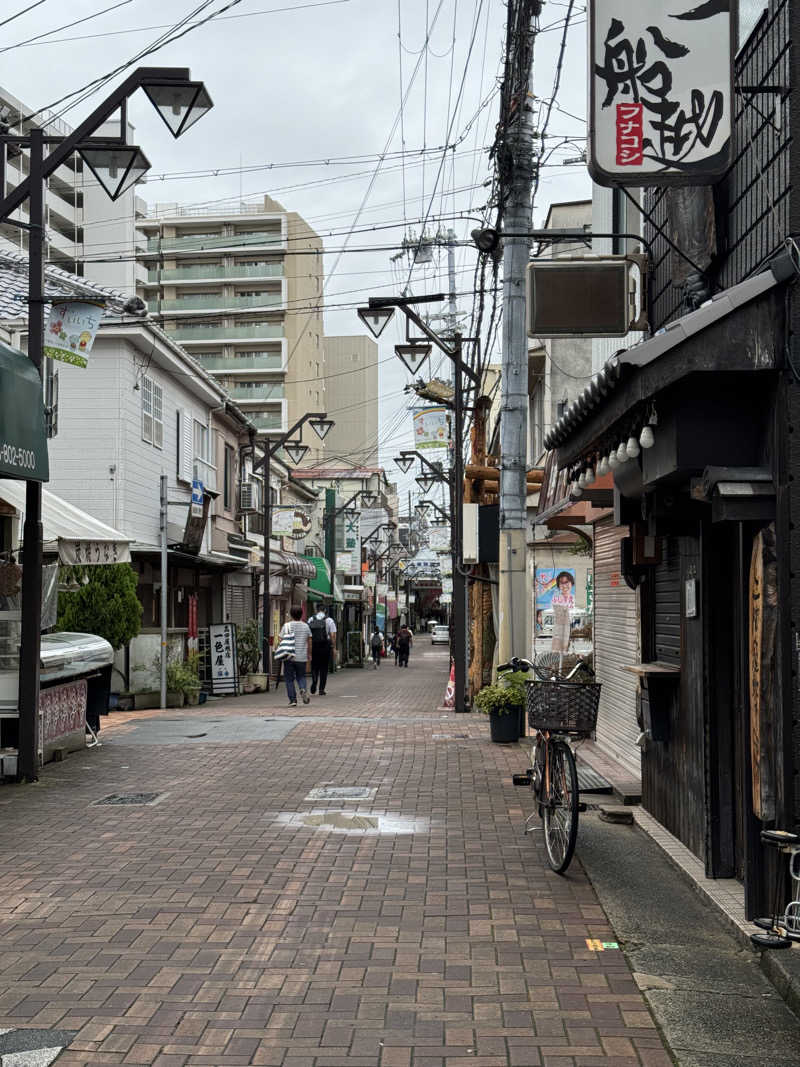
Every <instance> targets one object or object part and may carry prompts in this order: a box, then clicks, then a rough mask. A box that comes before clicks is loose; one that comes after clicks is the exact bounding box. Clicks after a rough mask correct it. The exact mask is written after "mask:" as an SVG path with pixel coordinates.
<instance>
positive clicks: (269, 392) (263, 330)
mask: <svg viewBox="0 0 800 1067" xmlns="http://www.w3.org/2000/svg"><path fill="white" fill-rule="evenodd" d="M136 226H137V228H138V230H139V232H140V233H141V235H142V237H143V238H144V239H143V240H141V241H137V245H138V246H139V247H138V248H137V258H138V259H139V261H140V263H142V264H144V265H146V266H147V276H146V279H145V280H143V281H137V291H138V293H139V295H140V296H141V297H142V298H143V299H144V300H146V301H147V303H148V306H149V309H150V314H151V315H152V316H154V317H158V319H159V320H160V321H161V323H162V325H163V327H164V329H165V330H166V331H167V333H168V334H169V335H170V336H171V337H172V338H174V340H176V341H178V342H179V343H180V344H181V345H183V346H184V347H185V348H186V349H187V350H188V351H189V352H191V354H192V355H193V356H195V357H197V359H198V360H199V361H200V362H201V363H202V364H203V366H204V367H205V368H206V370H208V371H209V373H211V374H213V375H214V377H215V378H217V379H218V380H219V381H220V382H221V383H222V384H223V385H225V387H226V388H227V390H228V392H229V393H230V396H231V398H232V399H233V400H234V401H235V402H236V403H237V404H238V405H239V406H240V407H241V408H242V410H243V411H244V412H245V413H246V414H247V415H248V416H249V417H250V419H251V420H252V421H253V423H254V424H255V425H256V427H257V428H258V430H259V433H260V434H270V433H278V432H281V431H285V430H286V429H287V428H288V427H289V426H291V424H292V423H293V422H294V421H295V420H296V419H298V418H300V416H301V415H303V414H304V413H305V412H307V411H325V405H326V397H325V381H324V379H325V356H324V348H323V326H322V310H321V305H322V241H321V240H320V238H319V237H318V235H317V234H316V233H315V232H314V231H313V230H312V229H311V227H310V226H309V225H308V224H307V223H306V222H305V220H304V219H303V218H301V217H300V215H298V214H297V213H296V212H293V211H286V210H285V209H284V208H283V207H282V206H281V205H280V204H279V203H278V202H277V201H275V200H272V199H271V198H269V197H265V198H264V202H263V203H256V204H241V205H240V206H239V208H238V209H235V210H230V209H228V210H226V211H224V212H222V211H219V210H217V209H211V208H197V207H191V206H187V207H182V206H180V205H178V204H156V205H152V206H150V207H148V208H147V210H146V212H145V213H144V215H143V216H141V217H139V218H137V220H136ZM304 439H305V441H306V443H307V444H309V445H311V446H312V451H311V452H310V453H309V456H308V461H309V462H316V461H318V460H319V459H320V458H321V448H322V446H321V444H320V442H319V441H318V439H317V438H316V436H315V435H314V434H313V433H311V432H307V433H306V434H305V438H304Z"/></svg>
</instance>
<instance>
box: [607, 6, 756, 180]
mask: <svg viewBox="0 0 800 1067" xmlns="http://www.w3.org/2000/svg"><path fill="white" fill-rule="evenodd" d="M738 6H739V5H736V4H731V3H722V2H719V0H711V2H707V3H702V2H701V0H675V2H674V3H672V4H665V3H664V2H663V0H594V2H593V3H592V4H590V5H589V19H590V22H589V162H588V166H589V173H590V174H591V176H592V178H593V179H594V180H595V181H596V182H597V183H598V184H599V185H607V186H611V185H630V186H658V185H711V184H713V183H714V182H715V181H717V180H718V179H719V178H720V177H721V176H722V174H724V173H725V172H726V171H727V170H728V168H729V166H730V159H731V141H732V138H731V129H732V106H733V49H734V42H735V19H736V8H737V7H738ZM712 42H713V44H712Z"/></svg>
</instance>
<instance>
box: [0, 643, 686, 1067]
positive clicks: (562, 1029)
mask: <svg viewBox="0 0 800 1067" xmlns="http://www.w3.org/2000/svg"><path fill="white" fill-rule="evenodd" d="M446 671H447V660H446V654H445V653H444V652H443V651H442V652H439V651H435V652H434V651H432V650H430V649H429V646H428V644H427V642H426V641H423V640H421V641H420V642H419V643H418V647H416V648H415V650H414V655H413V656H412V663H411V668H410V669H409V670H399V669H397V668H395V667H394V665H393V663H390V662H387V663H385V664H384V666H382V668H381V670H380V671H379V672H373V671H371V670H368V671H367V670H365V671H342V672H339V673H337V674H336V675H335V676H333V677H332V678H331V679H330V681H329V686H328V696H327V697H325V698H314V700H313V702H312V704H311V705H310V706H309V707H303V706H300V707H299V708H296V709H294V708H293V709H288V708H286V707H285V696H284V694H283V690H282V689H281V690H279V692H278V693H277V694H269V695H260V696H257V697H248V698H243V699H240V700H237V701H231V702H230V703H228V704H221V703H217V702H214V703H211V704H207V705H205V706H203V707H199V708H191V709H182V710H177V711H176V710H170V711H164V712H139V713H135V714H134V713H125V714H115V715H112V716H109V717H108V718H107V719H104V720H103V731H102V734H101V737H102V740H103V747H102V748H100V749H95V750H92V751H87V752H85V753H79V754H77V755H74V756H72V757H70V758H69V759H68V760H67V761H66V762H64V763H61V764H50V765H48V766H47V767H46V768H45V769H44V771H43V772H42V776H41V780H40V782H39V783H38V784H36V785H30V786H21V787H17V786H6V787H3V788H1V789H0V809H1V810H0V816H1V818H0V841H1V842H2V855H3V859H4V863H3V869H2V872H1V873H0V951H1V952H2V961H3V966H2V976H1V977H0V1030H2V1029H6V1028H19V1027H30V1028H38V1029H44V1028H57V1029H58V1030H61V1031H72V1032H74V1033H75V1036H74V1037H73V1039H72V1040H71V1043H70V1045H69V1048H68V1049H67V1050H66V1051H65V1052H63V1053H62V1054H61V1056H60V1057H59V1058H58V1061H57V1067H76V1065H78V1064H129V1065H144V1064H153V1065H156V1067H182V1065H199V1064H207V1065H216V1067H227V1065H231V1067H233V1065H244V1064H263V1065H272V1067H512V1065H516V1067H535V1065H556V1064H557V1065H559V1067H567V1065H578V1064H581V1065H586V1067H589V1065H593V1064H597V1065H600V1064H602V1065H605V1067H612V1065H614V1067H622V1065H630V1067H633V1065H647V1067H666V1065H668V1064H669V1063H670V1062H671V1060H670V1058H669V1056H668V1055H667V1053H666V1052H665V1051H664V1048H663V1045H662V1042H661V1039H660V1037H659V1035H658V1033H657V1031H656V1030H655V1028H654V1025H653V1022H652V1019H651V1016H650V1014H649V1012H648V1010H647V1007H646V1004H645V1001H644V999H643V997H642V995H641V994H640V993H639V991H638V989H637V987H636V985H635V983H634V981H633V979H632V976H631V973H630V970H629V968H628V965H627V963H626V961H625V959H624V957H623V955H622V954H621V952H619V951H616V950H614V949H608V950H606V951H592V950H590V949H589V948H588V947H587V938H588V939H596V940H599V941H601V942H603V941H605V942H612V941H614V940H615V937H614V932H613V930H612V929H611V928H610V926H609V924H608V922H607V920H606V918H605V915H604V913H603V911H602V909H601V908H600V906H599V904H598V902H597V898H596V896H595V894H594V891H593V890H592V888H591V886H590V885H589V884H588V882H587V880H586V878H585V876H584V875H583V873H582V871H581V868H580V863H579V862H577V861H575V862H573V865H572V867H571V869H570V874H569V877H568V878H560V877H558V876H556V875H554V874H552V872H550V870H549V868H547V867H546V864H545V861H544V853H543V846H542V844H541V841H540V840H538V839H537V836H536V835H533V836H532V837H528V838H525V837H523V835H522V832H521V826H522V822H523V820H524V816H525V815H526V814H527V811H525V810H524V808H523V805H524V804H525V803H527V799H528V794H526V793H525V792H523V791H522V790H519V789H516V790H515V789H514V787H513V786H512V783H511V775H512V772H514V771H518V770H521V769H522V768H523V767H524V766H525V759H524V755H523V753H522V751H521V750H520V749H519V748H517V747H516V746H499V745H492V744H491V743H490V742H489V740H488V725H487V722H486V720H485V719H484V718H483V717H482V716H479V715H469V716H456V715H454V714H452V713H450V714H443V713H441V712H439V711H437V710H436V708H437V706H438V705H439V704H440V703H441V700H442V696H443V694H444V688H445V683H446ZM276 716H277V717H279V718H283V717H287V718H289V717H290V721H288V722H283V723H281V722H270V723H265V722H264V720H265V719H268V718H269V719H273V718H274V717H276ZM165 720H167V721H165ZM270 731H272V732H273V733H274V737H275V739H272V740H266V739H263V737H264V736H265V735H269V736H272V734H270ZM215 732H216V734H217V740H215V739H214V734H215ZM231 737H233V738H234V740H231ZM255 737H259V738H262V739H258V740H255V739H253V738H255ZM281 737H282V739H280V738H281ZM220 738H221V739H220ZM324 785H336V786H346V785H350V786H362V787H367V788H369V789H372V790H375V793H374V796H373V797H372V799H369V800H365V801H360V802H359V801H351V802H347V801H339V802H332V801H329V800H323V801H319V800H306V799H305V798H306V797H307V795H308V794H309V791H310V790H311V789H313V788H315V787H319V786H324ZM133 792H139V793H162V794H165V795H164V796H162V797H161V798H159V799H158V802H157V803H155V804H153V805H151V806H129V805H124V806H120V805H111V806H109V805H97V804H96V802H97V801H99V800H101V799H102V798H104V797H106V796H107V795H109V794H120V793H133ZM352 816H362V818H360V819H356V820H355V821H354V820H353V819H352V818H350V817H352ZM578 855H580V839H579V842H578Z"/></svg>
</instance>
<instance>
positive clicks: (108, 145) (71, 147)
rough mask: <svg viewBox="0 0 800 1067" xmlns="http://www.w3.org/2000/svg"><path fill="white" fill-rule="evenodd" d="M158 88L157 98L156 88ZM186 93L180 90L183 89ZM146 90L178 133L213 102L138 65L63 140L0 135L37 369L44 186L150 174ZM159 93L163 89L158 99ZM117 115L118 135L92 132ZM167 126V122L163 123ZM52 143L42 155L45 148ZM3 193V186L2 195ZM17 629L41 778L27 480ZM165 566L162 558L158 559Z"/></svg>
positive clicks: (25, 740)
mask: <svg viewBox="0 0 800 1067" xmlns="http://www.w3.org/2000/svg"><path fill="white" fill-rule="evenodd" d="M156 86H158V87H159V89H158V90H157V91H156V93H155V96H154V95H153V90H154V87H156ZM189 86H191V87H192V92H191V94H185V95H181V94H182V93H183V91H184V90H186V89H187V87H189ZM148 87H149V89H150V90H151V91H150V92H149V93H148V95H149V96H150V99H151V101H152V102H153V103H154V104H155V105H156V107H157V108H159V113H160V114H161V116H162V118H164V119H165V121H166V116H165V114H164V111H163V109H162V108H161V107H160V106H159V102H158V101H159V100H163V99H164V96H163V94H164V93H165V92H167V91H168V92H170V93H172V95H173V101H174V103H173V106H178V107H179V110H181V122H180V123H177V124H174V125H173V127H172V132H173V134H174V135H175V136H176V137H177V136H179V135H180V134H181V133H183V132H184V131H185V130H186V129H188V127H189V126H190V125H192V124H193V123H194V122H195V121H197V119H198V118H200V117H201V115H203V114H205V112H206V111H208V109H209V108H210V107H211V106H212V101H211V97H210V96H209V95H208V93H207V92H206V90H205V87H204V85H203V83H202V82H192V80H191V73H190V71H189V69H188V67H138V68H137V69H136V70H135V71H133V72H132V73H131V74H129V75H128V77H127V78H126V79H125V80H124V81H123V82H122V83H121V84H120V85H119V86H117V88H116V89H115V90H114V92H113V93H111V94H110V95H109V96H108V97H106V99H105V100H104V101H103V102H102V103H100V104H99V105H98V106H97V107H96V108H95V109H94V111H93V112H92V113H91V114H90V115H89V116H88V118H86V119H85V120H84V121H83V122H82V123H81V124H80V125H79V126H78V127H77V128H76V129H75V130H73V131H72V133H71V134H69V135H68V136H67V137H62V136H50V135H46V134H45V132H44V130H43V129H42V128H40V127H33V128H31V129H30V130H28V132H27V133H25V134H22V135H19V136H17V135H15V134H10V133H2V134H0V151H2V152H3V154H5V152H6V149H7V146H9V145H13V146H15V147H17V148H21V147H26V148H28V149H29V160H28V164H29V166H28V176H27V178H25V179H23V181H21V182H20V183H19V185H17V186H16V187H15V188H14V189H12V190H11V192H10V193H8V195H6V196H3V197H2V200H0V220H2V221H4V222H7V223H9V224H11V225H13V226H17V227H18V228H21V229H24V230H27V231H28V358H29V359H30V360H31V362H32V363H33V364H34V366H35V367H36V369H37V371H38V372H39V376H40V377H41V374H42V360H43V358H44V305H45V294H44V246H45V223H46V215H45V202H44V184H45V182H46V181H47V179H48V178H49V177H50V176H51V175H52V174H53V173H55V171H56V170H58V168H59V167H60V166H61V165H62V164H63V163H66V161H67V160H68V159H69V158H70V157H71V156H72V155H74V153H75V152H79V153H80V154H81V156H82V157H83V159H84V160H85V161H86V164H87V166H89V167H90V168H91V170H92V172H93V173H94V175H95V177H96V178H97V180H98V182H100V184H101V185H102V186H103V188H104V189H105V190H106V192H107V193H109V195H110V196H111V198H112V199H116V198H117V197H119V196H120V195H121V194H122V193H123V192H125V190H126V189H128V188H130V186H131V185H132V184H133V183H134V182H136V181H137V180H138V179H139V178H141V177H142V175H143V174H144V173H145V172H146V171H147V169H148V167H149V165H150V164H149V163H148V162H147V158H146V156H145V155H144V153H143V152H142V151H141V149H139V148H138V147H136V146H135V145H128V144H127V142H126V137H127V132H128V122H127V104H128V97H130V96H132V95H133V94H134V93H135V92H136V91H137V89H144V90H145V92H147V91H148ZM159 92H160V93H161V94H162V95H161V96H159ZM117 112H119V115H120V120H119V136H116V137H113V136H106V135H103V136H101V137H97V136H94V135H95V134H96V133H97V131H98V130H99V129H101V127H102V126H103V125H104V123H106V122H107V121H108V119H110V118H111V116H112V115H114V114H116V113H117ZM167 124H168V125H169V123H167ZM45 145H47V146H48V147H51V149H52V150H51V151H50V153H49V155H47V156H46V157H45V154H44V147H45ZM4 192H5V183H3V186H2V188H0V194H2V193H4ZM26 200H27V201H28V218H29V221H28V222H22V221H20V220H16V219H13V218H12V216H13V214H14V212H15V211H17V210H18V209H19V208H21V207H22V205H23V203H24V202H25V201H26ZM22 561H23V579H22V632H21V639H20V657H19V700H18V704H19V735H18V752H19V761H18V774H17V777H18V778H20V779H25V780H27V781H36V780H37V778H38V773H37V772H38V755H39V729H38V718H39V654H40V649H41V596H42V486H41V482H31V481H28V482H26V485H25V526H24V530H23V538H22ZM162 563H163V561H162ZM166 605H167V575H166V573H164V574H162V575H161V611H162V613H165V612H166ZM165 684H166V648H162V650H161V689H162V692H163V691H164V688H165Z"/></svg>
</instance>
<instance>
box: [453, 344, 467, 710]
mask: <svg viewBox="0 0 800 1067" xmlns="http://www.w3.org/2000/svg"><path fill="white" fill-rule="evenodd" d="M454 347H455V356H454V365H455V368H454V369H455V374H454V376H453V378H454V385H455V389H454V394H453V421H454V422H455V428H454V432H453V438H454V445H455V454H454V456H453V524H452V534H453V641H454V643H455V648H454V649H453V666H454V668H455V688H456V692H455V711H466V710H467V706H466V694H467V580H466V578H465V577H464V574H463V573H462V568H461V554H462V553H461V547H462V517H463V505H464V399H463V374H462V366H461V334H460V333H458V332H456V334H455V345H454Z"/></svg>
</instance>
